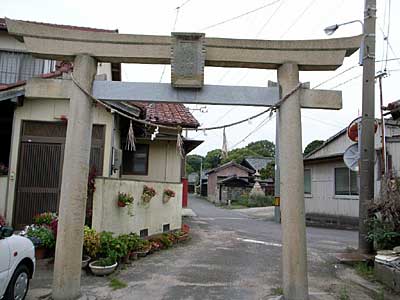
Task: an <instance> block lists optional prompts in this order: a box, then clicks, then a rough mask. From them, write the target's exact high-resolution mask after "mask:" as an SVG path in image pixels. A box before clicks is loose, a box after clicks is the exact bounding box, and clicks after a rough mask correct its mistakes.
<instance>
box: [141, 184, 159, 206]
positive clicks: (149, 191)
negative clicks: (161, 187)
mask: <svg viewBox="0 0 400 300" xmlns="http://www.w3.org/2000/svg"><path fill="white" fill-rule="evenodd" d="M155 195H156V191H155V190H154V189H153V188H152V187H151V186H147V185H145V186H144V187H143V193H142V201H143V203H149V202H150V200H151V199H152V198H153V197H154V196H155Z"/></svg>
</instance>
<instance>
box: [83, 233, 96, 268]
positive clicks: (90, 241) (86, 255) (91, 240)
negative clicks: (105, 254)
mask: <svg viewBox="0 0 400 300" xmlns="http://www.w3.org/2000/svg"><path fill="white" fill-rule="evenodd" d="M99 251H100V235H99V234H98V233H97V232H96V230H94V229H91V228H89V227H88V226H85V227H84V229H83V256H82V268H85V267H86V266H87V265H88V263H89V261H90V260H91V259H92V257H93V258H94V257H96V256H97V254H98V253H99Z"/></svg>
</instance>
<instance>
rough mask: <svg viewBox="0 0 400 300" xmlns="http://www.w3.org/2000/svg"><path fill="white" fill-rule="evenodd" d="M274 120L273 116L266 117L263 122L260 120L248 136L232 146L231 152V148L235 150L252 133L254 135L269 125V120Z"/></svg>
mask: <svg viewBox="0 0 400 300" xmlns="http://www.w3.org/2000/svg"><path fill="white" fill-rule="evenodd" d="M274 118H275V115H273V116H271V117H270V116H267V117H266V118H265V119H264V120H262V121H261V122H260V123H259V124H258V125H257V126H256V128H254V129H253V130H252V131H251V132H250V133H249V134H248V135H246V136H245V137H244V138H242V139H241V140H240V141H239V142H237V143H236V144H234V145H233V146H232V147H230V148H231V150H232V149H233V148H235V147H236V146H238V145H239V144H241V143H243V142H244V141H245V140H246V139H248V138H249V137H250V136H251V135H253V134H254V133H256V132H257V131H258V130H260V129H261V128H262V127H264V125H266V124H267V123H269V122H270V121H271V120H273V119H274Z"/></svg>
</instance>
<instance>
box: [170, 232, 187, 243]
mask: <svg viewBox="0 0 400 300" xmlns="http://www.w3.org/2000/svg"><path fill="white" fill-rule="evenodd" d="M173 234H174V236H175V238H176V239H177V241H178V243H181V242H184V241H186V240H187V239H188V238H189V232H184V231H182V230H178V231H175V232H174V233H173Z"/></svg>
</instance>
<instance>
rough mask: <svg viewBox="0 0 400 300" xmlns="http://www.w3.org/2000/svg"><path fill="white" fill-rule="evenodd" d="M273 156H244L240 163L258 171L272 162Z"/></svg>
mask: <svg viewBox="0 0 400 300" xmlns="http://www.w3.org/2000/svg"><path fill="white" fill-rule="evenodd" d="M273 161H274V158H273V157H250V156H248V157H245V158H244V160H243V162H242V165H244V166H245V167H249V168H251V169H253V170H254V171H260V170H261V169H263V168H265V167H266V166H267V165H268V164H269V163H270V162H273Z"/></svg>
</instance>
